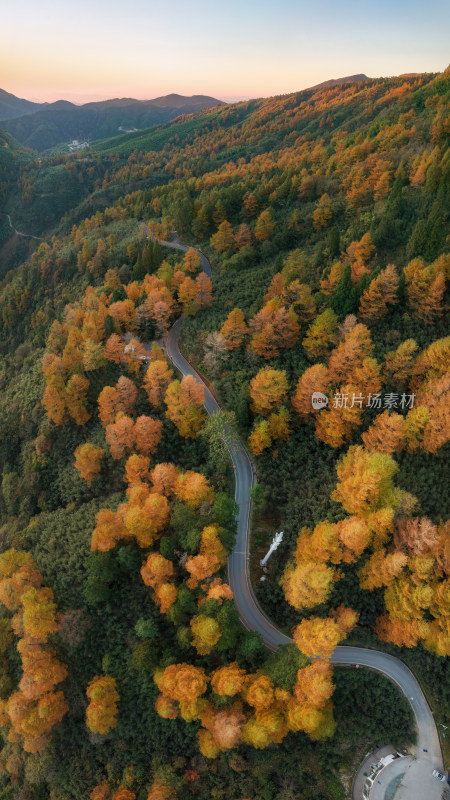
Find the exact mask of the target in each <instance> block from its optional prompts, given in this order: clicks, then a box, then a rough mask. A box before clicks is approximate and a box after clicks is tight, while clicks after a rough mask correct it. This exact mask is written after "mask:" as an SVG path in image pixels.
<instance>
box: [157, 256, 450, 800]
mask: <svg viewBox="0 0 450 800" xmlns="http://www.w3.org/2000/svg"><path fill="white" fill-rule="evenodd" d="M160 244H161V245H164V246H166V247H171V248H174V249H177V250H183V251H186V250H187V249H188V248H187V247H185V246H184V245H181V244H179V243H178V242H177V241H171V242H166V241H161V242H160ZM200 257H201V260H202V266H203V269H204V270H205V272H206V273H207V274H208V275H211V265H210V263H209V261H208V260H207V258H206V256H204V255H203V253H200ZM181 325H182V319H179V320H177V322H175V324H174V325H173V326H172V328H171V329H170V331H169V333H168V336H167V343H166V349H167V355H168V356H169V358H170V360H171V361H172V363H173V364H174V366H175V367H177V369H178V370H179V371H180V372H181V373H182V374H183V375H193V376H194V377H195V378H196V379H197V380H198V381H199V382H200V383H201V384H202V385H203V388H204V392H205V408H206V410H207V412H208V414H214V413H215V412H216V411H218V410H219V405H218V403H217V401H216V400H215V398H214V397H213V395H212V394H211V392H210V390H209V389H208V387H207V386H206V385H205V383H204V381H203V379H202V378H201V377H200V375H199V374H198V373H197V372H196V371H195V369H194V368H193V367H191V365H190V364H189V363H188V362H187V361H186V359H185V358H184V357H183V356H182V355H181V353H180V350H179V348H178V332H179V328H180V326H181ZM231 457H232V460H233V465H234V468H235V477H236V489H235V498H236V502H237V503H238V505H239V515H238V520H237V537H236V543H235V546H234V548H233V551H232V553H231V555H230V557H229V559H228V575H229V582H230V587H231V589H232V591H233V595H234V602H235V604H236V608H237V610H238V612H239V616H240V618H241V621H242V623H243V624H244V625H245V627H246V628H247V629H248V630H254V631H257V632H258V633H260V634H261V636H262V638H263V639H264V642H265V644H266V646H267V647H268V648H269V649H270V650H276V649H277V647H279V645H280V644H287V643H289V642H290V641H291V640H290V639H289V637H288V636H286V635H285V634H284V633H282V632H281V631H280V630H278V628H276V627H275V625H274V624H273V623H272V622H271V621H270V620H269V619H268V617H267V616H266V615H265V614H264V612H263V611H262V609H261V608H260V606H259V605H258V603H257V601H256V598H255V596H254V594H253V590H252V586H251V581H250V575H249V566H248V562H249V552H250V538H249V537H250V524H249V522H250V504H251V500H250V494H249V491H250V489H251V487H252V486H253V482H254V473H253V467H252V462H251V460H250V456H249V455H248V453H247V450H246V449H245V448H244V447H243V446H242V445H235V446H234V447H233V449H232V452H231ZM331 662H332V663H333V664H334V665H336V666H354V665H356V664H359V665H360V666H364V667H368V668H369V669H372V670H375V671H376V672H381V673H382V674H383V675H386V676H387V677H388V678H390V679H391V680H392V681H393V682H394V683H396V684H397V686H399V688H400V689H401V691H402V692H403V694H404V695H405V696H406V697H407V698H408V700H409V702H410V704H411V707H412V710H413V712H414V716H415V720H416V727H417V731H418V736H417V745H416V747H415V748H411V749H412V750H413V752H414V755H415V756H416V757H417V761H415V762H414V765H415V767H414V770H413V771H412V772H413V773H414V774H415V783H414V781H413V784H414V785H416V786H417V791H415V790H414V789H413V788H412V786H411V787H410V789H409V791H410V794H409V795H408V800H438V798H440V797H441V791H442V784H441V785H439V781H437V780H436V779H435V778H433V780H432V781H430V780H429V779H428V778H427V776H430V775H431V773H432V771H433V769H439V770H442V769H443V761H442V753H441V747H440V742H439V736H438V732H437V728H436V724H435V722H434V718H433V715H432V713H431V710H430V707H429V705H428V703H427V700H426V698H425V695H424V693H423V692H422V689H421V688H420V686H419V683H418V682H417V680H416V678H415V677H414V675H413V673H412V672H411V670H410V669H409V668H408V667H407V666H406V665H405V664H404V663H403V662H402V661H400V660H399V659H398V658H395V657H394V656H391V655H388V654H387V653H382V652H380V651H379V650H370V649H366V648H363V647H350V646H346V645H343V646H341V645H340V646H338V647H336V649H335V650H334V653H333V655H332V656H331ZM424 750H427V751H428V752H427V753H425V752H424ZM390 769H391V768H387V769H386V770H385V773H386V775H387V774H388V771H389V770H390ZM419 775H421V776H422V777H423V780H424V781H425V784H426V786H427V794H426V795H424V794H422V793H420V792H421V791H422V790H421V789H420V792H419V787H421V786H422V784H421V782H420V781H419V780H418V776H419ZM425 784H424V785H425ZM383 796H384V795H383ZM398 797H399V800H400V795H398ZM404 797H405V798H406V795H404Z"/></svg>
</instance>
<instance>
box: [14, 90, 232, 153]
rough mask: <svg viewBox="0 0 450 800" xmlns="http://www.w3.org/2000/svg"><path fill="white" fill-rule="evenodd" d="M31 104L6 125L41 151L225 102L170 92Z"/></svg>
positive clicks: (165, 120)
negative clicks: (76, 102)
mask: <svg viewBox="0 0 450 800" xmlns="http://www.w3.org/2000/svg"><path fill="white" fill-rule="evenodd" d="M5 94H6V93H5ZM10 97H14V96H13V95H10ZM17 99H18V98H16V100H17ZM18 102H25V103H26V102H27V101H18ZM31 105H36V106H37V108H35V109H33V110H32V111H33V113H32V112H26V116H25V115H22V114H21V115H20V116H19V114H16V115H15V117H16V118H9V119H5V121H4V123H3V127H4V128H5V130H7V131H8V132H9V133H10V134H11V135H12V136H14V138H15V139H17V141H19V142H21V144H23V145H25V146H26V147H31V148H33V149H34V150H38V151H40V152H42V151H44V150H48V149H50V148H52V147H56V146H57V145H60V144H63V143H65V142H69V141H71V140H73V139H78V140H84V139H88V138H89V139H92V140H97V139H105V138H108V137H112V136H116V135H118V134H120V133H121V132H123V131H129V130H136V129H137V130H141V129H143V128H151V127H154V126H155V125H160V124H161V123H163V122H169V121H170V120H172V119H174V118H175V117H178V116H179V115H180V114H191V113H193V112H194V111H201V110H203V109H205V108H213V107H214V106H219V105H223V103H222V101H221V100H217V99H216V98H214V97H208V96H206V95H193V96H192V97H184V96H183V95H179V94H169V95H167V96H165V97H157V98H155V99H154V100H135V99H133V98H129V97H125V98H114V99H112V100H103V101H100V102H95V103H85V104H84V105H81V106H76V105H74V104H73V103H69V102H68V101H67V100H58V101H57V102H56V103H45V104H43V105H41V106H40V105H39V104H31ZM12 116H13V115H11V117H12Z"/></svg>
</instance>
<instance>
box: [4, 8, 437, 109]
mask: <svg viewBox="0 0 450 800" xmlns="http://www.w3.org/2000/svg"><path fill="white" fill-rule="evenodd" d="M449 24H450V6H449V4H448V3H446V2H445V0H430V3H429V4H428V5H427V6H426V7H425V6H424V5H423V4H422V3H420V2H419V0H408V2H406V0H399V2H398V3H396V4H395V6H394V7H393V6H392V5H391V4H390V2H388V0H380V2H379V3H378V4H377V5H376V6H375V5H374V4H369V3H367V2H364V0H358V2H357V0H342V3H341V4H340V6H339V9H336V5H335V3H333V2H332V1H331V0H324V2H323V3H322V4H321V6H320V8H319V7H311V6H310V4H309V3H307V2H306V0H279V2H278V3H275V2H274V0H261V3H260V4H259V5H258V8H257V9H255V7H254V4H253V3H251V2H249V0H247V2H245V0H244V2H238V0H230V2H229V3H228V5H227V7H226V8H225V9H223V8H219V7H213V8H211V6H210V4H208V3H207V2H206V0H192V2H191V3H190V4H189V6H188V7H187V6H186V5H185V4H184V3H183V2H181V0H168V3H167V4H166V5H165V6H164V8H162V7H161V6H160V5H159V4H157V3H156V2H154V0H146V2H144V0H132V2H131V3H128V4H127V6H126V9H125V13H124V6H123V4H122V3H120V2H119V0H109V2H106V0H98V2H97V3H96V4H95V5H93V4H92V3H91V2H88V0H79V2H78V3H77V4H76V6H73V7H68V6H66V7H61V6H58V7H56V6H55V3H54V1H53V0H41V2H40V3H39V4H38V5H36V4H35V3H34V2H32V0H23V2H22V3H20V4H16V5H13V6H8V7H7V8H5V9H4V10H3V26H2V32H1V33H0V45H1V46H0V75H1V76H2V77H1V80H0V86H1V88H3V89H5V90H6V91H8V92H11V93H12V94H15V95H17V96H19V97H24V98H26V99H34V100H37V101H39V102H54V101H55V100H58V99H65V100H70V101H72V102H76V103H86V102H92V101H97V100H104V99H111V98H113V97H135V98H136V99H139V100H145V99H152V98H155V97H158V96H161V95H166V94H170V93H171V92H176V93H177V94H182V95H188V96H190V95H193V94H206V95H210V96H213V97H217V98H218V99H224V100H225V101H226V102H233V101H235V100H236V99H238V98H239V99H246V98H250V97H252V98H253V97H267V96H273V95H278V94H288V93H290V92H294V91H298V90H299V89H302V88H307V87H308V86H313V85H315V84H317V83H321V82H323V81H326V80H328V79H330V78H340V77H343V76H346V75H353V74H357V73H365V74H367V75H369V76H371V77H375V76H380V77H381V76H388V75H398V74H400V73H408V72H441V71H442V70H443V69H445V67H446V66H447V63H448V42H447V35H446V33H445V32H446V30H448V27H449Z"/></svg>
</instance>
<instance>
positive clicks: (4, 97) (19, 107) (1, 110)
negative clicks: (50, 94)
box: [0, 89, 45, 120]
mask: <svg viewBox="0 0 450 800" xmlns="http://www.w3.org/2000/svg"><path fill="white" fill-rule="evenodd" d="M43 105H45V104H43V103H32V102H31V100H22V98H20V97H16V96H15V94H10V93H9V92H5V91H4V90H3V89H0V120H4V119H13V118H14V117H22V116H23V115H24V114H32V113H33V111H38V110H39V109H40V108H42V106H43Z"/></svg>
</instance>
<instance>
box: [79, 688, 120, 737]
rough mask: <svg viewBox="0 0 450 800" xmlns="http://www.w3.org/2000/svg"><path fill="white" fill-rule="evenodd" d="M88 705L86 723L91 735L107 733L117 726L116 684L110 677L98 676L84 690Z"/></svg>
mask: <svg viewBox="0 0 450 800" xmlns="http://www.w3.org/2000/svg"><path fill="white" fill-rule="evenodd" d="M86 694H87V696H88V698H89V705H88V707H87V709H86V723H87V726H88V728H89V730H91V731H92V733H102V734H105V733H108V731H110V730H111V729H112V728H115V727H116V725H117V703H118V702H119V695H118V692H117V689H116V682H115V680H114V678H112V677H111V676H110V675H98V676H97V677H95V678H93V679H92V681H91V682H90V684H89V686H88V687H87V689H86Z"/></svg>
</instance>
